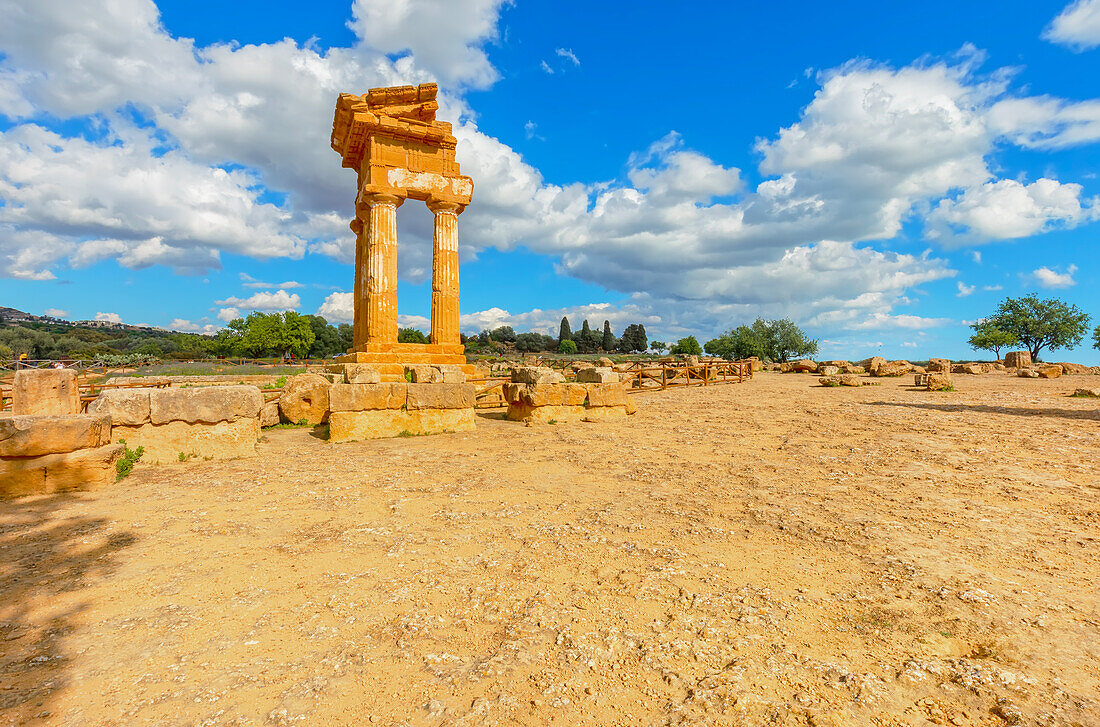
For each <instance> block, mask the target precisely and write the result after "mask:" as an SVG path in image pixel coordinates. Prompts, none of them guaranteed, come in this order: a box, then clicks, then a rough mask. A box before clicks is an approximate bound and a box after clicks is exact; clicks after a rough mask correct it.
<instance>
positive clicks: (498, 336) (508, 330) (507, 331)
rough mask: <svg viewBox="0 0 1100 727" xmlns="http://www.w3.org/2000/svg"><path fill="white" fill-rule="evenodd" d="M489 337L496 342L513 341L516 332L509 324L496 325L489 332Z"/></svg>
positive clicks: (514, 340)
mask: <svg viewBox="0 0 1100 727" xmlns="http://www.w3.org/2000/svg"><path fill="white" fill-rule="evenodd" d="M489 338H491V339H493V340H494V341H496V342H497V343H515V342H516V332H515V331H514V330H512V327H511V326H498V327H497V328H494V329H493V330H492V331H490V332H489Z"/></svg>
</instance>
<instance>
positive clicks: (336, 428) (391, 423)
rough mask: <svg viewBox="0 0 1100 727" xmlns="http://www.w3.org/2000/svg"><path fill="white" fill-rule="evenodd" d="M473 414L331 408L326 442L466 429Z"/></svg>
mask: <svg viewBox="0 0 1100 727" xmlns="http://www.w3.org/2000/svg"><path fill="white" fill-rule="evenodd" d="M476 419H477V417H476V415H475V414H474V410H473V409H472V408H467V409H419V410H408V411H404V410H401V409H378V410H373V411H333V412H332V413H331V414H329V441H330V442H333V443H339V442H353V441H361V440H366V439H385V438H389V437H399V436H402V435H406V436H407V435H410V434H412V435H424V434H446V433H449V432H469V431H473V429H474V428H475V421H476Z"/></svg>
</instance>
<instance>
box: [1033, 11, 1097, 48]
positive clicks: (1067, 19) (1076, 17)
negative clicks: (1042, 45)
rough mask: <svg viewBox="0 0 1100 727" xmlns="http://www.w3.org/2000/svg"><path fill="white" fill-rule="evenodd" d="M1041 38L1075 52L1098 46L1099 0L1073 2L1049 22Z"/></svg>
mask: <svg viewBox="0 0 1100 727" xmlns="http://www.w3.org/2000/svg"><path fill="white" fill-rule="evenodd" d="M1043 38H1044V39H1046V40H1049V41H1050V42H1052V43H1059V44H1061V45H1067V46H1069V47H1071V48H1073V49H1075V50H1079V51H1081V50H1088V49H1090V48H1095V47H1096V46H1098V45H1100V0H1075V2H1072V3H1070V4H1069V5H1067V6H1066V7H1065V9H1063V10H1062V12H1061V13H1059V14H1058V16H1057V17H1056V18H1054V20H1052V21H1051V22H1050V25H1049V26H1047V28H1046V30H1044V31H1043Z"/></svg>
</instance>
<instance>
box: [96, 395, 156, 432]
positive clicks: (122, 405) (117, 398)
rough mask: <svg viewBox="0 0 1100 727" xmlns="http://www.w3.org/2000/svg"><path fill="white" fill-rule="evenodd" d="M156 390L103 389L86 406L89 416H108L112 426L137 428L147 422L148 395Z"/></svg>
mask: <svg viewBox="0 0 1100 727" xmlns="http://www.w3.org/2000/svg"><path fill="white" fill-rule="evenodd" d="M154 391H158V389H105V390H104V391H103V392H102V393H101V394H100V395H99V396H98V397H96V399H95V401H93V402H90V403H89V404H88V413H89V414H110V415H111V423H112V424H116V425H117V424H121V425H124V426H130V427H133V426H138V425H141V424H144V423H145V422H147V421H149V406H150V404H149V395H150V394H151V393H152V392H154Z"/></svg>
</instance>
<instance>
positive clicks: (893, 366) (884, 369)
mask: <svg viewBox="0 0 1100 727" xmlns="http://www.w3.org/2000/svg"><path fill="white" fill-rule="evenodd" d="M912 370H913V364H911V363H909V362H908V361H888V362H884V363H881V364H879V365H878V367H877V368H872V369H871V375H872V376H904V375H905V374H907V373H909V372H911V371H912Z"/></svg>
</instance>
